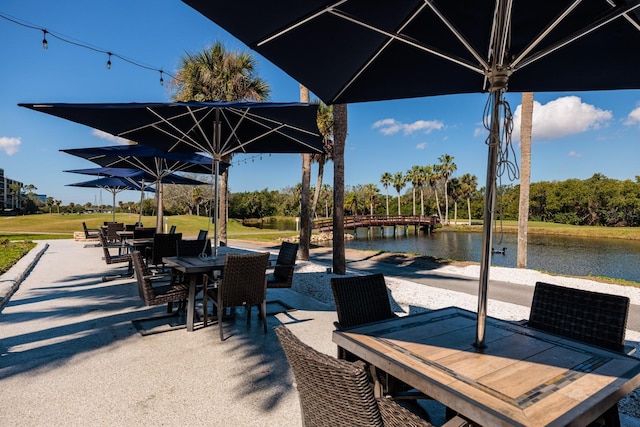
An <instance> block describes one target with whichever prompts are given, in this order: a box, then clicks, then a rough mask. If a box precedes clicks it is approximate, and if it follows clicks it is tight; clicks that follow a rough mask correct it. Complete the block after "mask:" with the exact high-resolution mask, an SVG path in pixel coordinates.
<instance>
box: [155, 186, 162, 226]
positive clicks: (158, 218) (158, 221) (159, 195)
mask: <svg viewBox="0 0 640 427" xmlns="http://www.w3.org/2000/svg"><path fill="white" fill-rule="evenodd" d="M156 197H157V198H158V204H157V206H158V212H156V233H162V215H163V210H164V208H163V207H162V182H161V181H158V184H156Z"/></svg>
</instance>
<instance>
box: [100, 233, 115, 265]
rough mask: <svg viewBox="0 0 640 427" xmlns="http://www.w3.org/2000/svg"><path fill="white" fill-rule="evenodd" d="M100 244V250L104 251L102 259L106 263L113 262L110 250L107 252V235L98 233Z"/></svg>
mask: <svg viewBox="0 0 640 427" xmlns="http://www.w3.org/2000/svg"><path fill="white" fill-rule="evenodd" d="M99 237H100V244H102V251H103V252H104V261H105V262H106V263H107V264H113V258H112V257H111V252H109V242H107V236H106V235H104V234H102V233H100V236H99Z"/></svg>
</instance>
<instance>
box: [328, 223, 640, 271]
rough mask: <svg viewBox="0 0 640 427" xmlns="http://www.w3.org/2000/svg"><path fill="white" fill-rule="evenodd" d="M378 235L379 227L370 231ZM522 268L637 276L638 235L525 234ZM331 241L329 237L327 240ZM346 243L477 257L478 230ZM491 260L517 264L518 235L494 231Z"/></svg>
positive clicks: (503, 264)
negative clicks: (571, 235) (620, 237)
mask: <svg viewBox="0 0 640 427" xmlns="http://www.w3.org/2000/svg"><path fill="white" fill-rule="evenodd" d="M372 234H373V235H375V236H380V235H381V233H372ZM528 240H529V242H528V245H527V268H530V269H534V270H541V271H548V272H550V273H556V274H566V275H570V276H603V277H611V278H616V279H624V280H631V281H635V282H640V241H637V240H623V239H602V238H589V237H570V236H547V235H532V234H529V236H528ZM329 244H330V243H329ZM345 246H346V247H347V248H352V249H366V250H384V251H389V252H412V253H418V254H422V255H430V256H434V257H440V258H450V259H455V260H465V261H475V262H480V256H481V254H480V252H481V248H482V233H470V232H454V231H442V230H437V231H436V232H435V233H432V234H430V235H429V234H424V233H419V234H409V235H407V236H400V237H393V236H391V237H367V234H366V230H358V237H357V238H356V239H354V240H347V241H346V242H345ZM493 247H494V248H495V249H496V250H502V248H506V249H505V251H504V252H505V253H504V254H501V253H500V254H493V255H492V256H491V265H495V266H500V267H515V266H516V251H517V235H516V234H501V233H495V234H494V237H493Z"/></svg>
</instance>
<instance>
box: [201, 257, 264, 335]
mask: <svg viewBox="0 0 640 427" xmlns="http://www.w3.org/2000/svg"><path fill="white" fill-rule="evenodd" d="M268 262H269V252H264V253H256V254H228V255H227V258H226V260H225V263H224V267H223V270H222V278H220V279H219V280H217V285H218V286H217V287H213V286H210V283H212V282H211V279H210V277H209V276H205V280H204V290H203V306H204V326H207V324H208V313H207V312H208V309H207V306H208V299H209V298H211V300H212V302H213V305H214V306H215V308H216V310H217V316H218V325H219V327H220V341H223V340H224V336H223V328H222V323H223V322H222V315H223V313H224V310H225V308H235V307H238V306H242V305H244V306H245V308H246V310H247V323H249V322H250V320H251V308H252V307H253V306H254V305H257V306H258V311H259V314H260V317H261V319H262V323H263V325H264V333H265V334H266V333H267V301H266V298H267V280H266V272H267V263H268Z"/></svg>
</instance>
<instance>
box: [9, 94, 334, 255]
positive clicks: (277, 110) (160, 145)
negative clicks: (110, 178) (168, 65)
mask: <svg viewBox="0 0 640 427" xmlns="http://www.w3.org/2000/svg"><path fill="white" fill-rule="evenodd" d="M18 105H20V106H22V107H26V108H30V109H33V110H36V111H40V112H43V113H47V114H51V115H54V116H58V117H62V118H64V119H67V120H71V121H73V122H76V123H81V124H84V125H87V126H91V127H93V128H96V129H100V130H102V131H104V132H107V133H110V134H112V135H115V136H118V137H121V138H126V139H129V140H131V141H135V142H137V143H139V144H143V145H148V146H152V147H154V148H157V149H159V150H161V151H165V152H169V153H180V152H195V153H205V154H207V155H208V156H210V157H211V158H212V159H213V160H212V161H213V167H214V171H213V175H214V177H215V181H214V185H215V202H214V206H215V209H214V218H213V222H214V227H215V232H214V251H215V252H214V253H216V254H217V248H218V215H219V209H220V207H219V206H218V177H219V176H220V164H221V162H222V161H223V160H224V159H225V158H227V156H230V155H232V154H234V153H319V154H322V153H324V152H325V150H324V146H323V143H322V138H321V135H320V132H319V131H318V124H317V109H318V106H317V105H316V104H306V103H274V102H173V103H116V104H63V103H59V104H56V103H54V104H43V103H41V104H26V103H21V104H18ZM103 166H104V165H103Z"/></svg>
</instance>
